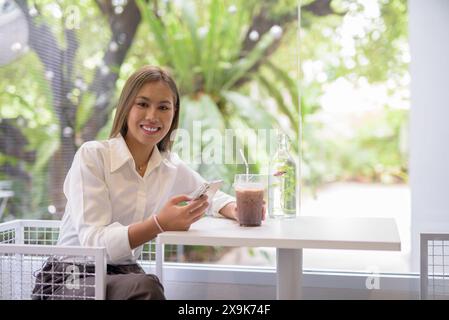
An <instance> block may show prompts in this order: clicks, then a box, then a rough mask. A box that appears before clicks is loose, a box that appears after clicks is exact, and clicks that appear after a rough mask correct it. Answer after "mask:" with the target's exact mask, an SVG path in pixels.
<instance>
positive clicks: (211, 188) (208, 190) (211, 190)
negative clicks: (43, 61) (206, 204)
mask: <svg viewBox="0 0 449 320" xmlns="http://www.w3.org/2000/svg"><path fill="white" fill-rule="evenodd" d="M222 185H223V180H215V181H210V182H204V183H203V184H202V185H201V186H200V187H199V188H198V189H196V190H195V191H194V192H193V193H192V194H191V197H192V200H198V199H199V198H201V197H202V196H203V195H207V197H208V199H209V201H210V200H211V199H212V198H213V197H214V195H215V193H216V192H217V191H218V189H220V187H221V186H222Z"/></svg>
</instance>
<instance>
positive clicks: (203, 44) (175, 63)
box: [137, 0, 298, 181]
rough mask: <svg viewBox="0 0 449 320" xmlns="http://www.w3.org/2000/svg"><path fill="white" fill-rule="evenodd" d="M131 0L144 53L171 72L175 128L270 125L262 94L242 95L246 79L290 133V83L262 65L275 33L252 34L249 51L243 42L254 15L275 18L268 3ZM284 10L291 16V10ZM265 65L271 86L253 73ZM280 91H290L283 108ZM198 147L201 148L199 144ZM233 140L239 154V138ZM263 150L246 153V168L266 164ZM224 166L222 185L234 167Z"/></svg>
mask: <svg viewBox="0 0 449 320" xmlns="http://www.w3.org/2000/svg"><path fill="white" fill-rule="evenodd" d="M137 3H138V5H139V7H140V9H141V12H142V16H143V21H144V22H145V23H146V25H147V27H148V29H149V30H150V31H151V34H152V37H153V39H154V41H155V43H156V45H154V46H153V48H154V51H152V54H154V55H155V57H156V60H157V62H158V63H159V64H161V65H165V66H169V67H170V68H171V69H172V70H173V73H174V76H175V78H176V80H177V82H178V84H179V87H180V90H181V94H182V96H183V101H182V113H181V127H183V128H187V129H188V128H191V127H192V122H193V121H195V120H200V121H201V122H202V126H203V129H208V128H216V129H220V130H221V131H223V130H224V129H225V128H234V129H237V128H239V129H243V128H253V129H257V128H265V129H270V128H273V127H276V126H277V124H278V121H277V117H276V116H275V115H276V114H277V112H276V111H271V112H270V111H269V110H268V108H267V106H266V104H265V102H264V100H263V99H262V95H259V96H254V95H251V94H250V89H251V87H250V85H249V83H250V82H251V85H254V84H255V85H259V86H262V87H263V88H264V89H265V90H267V92H268V93H269V94H270V95H271V96H273V97H275V103H276V104H277V107H278V110H279V111H281V113H283V114H285V115H286V116H288V117H289V120H290V123H291V124H292V125H293V127H292V129H291V130H292V132H296V131H297V130H296V128H297V125H298V124H297V119H298V116H297V111H296V110H297V109H296V106H297V103H296V101H295V99H296V98H297V96H298V93H297V89H296V85H295V84H296V80H295V79H292V78H291V77H290V76H288V75H287V74H286V73H285V72H284V71H282V70H281V69H280V68H278V67H275V65H274V64H273V63H270V62H269V56H270V55H271V54H272V52H273V50H276V49H277V48H278V47H279V45H278V42H279V41H280V39H279V37H280V36H281V35H280V34H276V33H275V32H270V31H266V32H264V33H263V34H260V35H259V34H257V36H256V35H253V37H252V39H253V40H252V41H253V42H254V43H253V44H251V45H250V46H248V43H247V42H245V41H248V33H249V31H250V30H249V28H250V26H251V24H252V23H253V19H254V17H255V16H257V15H259V14H260V12H261V10H266V12H265V13H264V14H266V15H270V14H273V15H275V14H276V13H275V5H273V6H271V7H270V6H261V5H260V3H258V2H257V1H233V2H232V3H231V2H228V1H217V0H211V1H182V2H179V3H178V5H176V4H174V3H167V4H165V5H163V4H161V3H159V7H158V10H159V11H157V10H154V3H153V2H146V1H137ZM290 6H291V8H292V10H293V12H295V6H294V5H293V6H292V5H291V4H290ZM270 10H272V11H271V12H270ZM154 12H159V13H160V15H157V14H155V13H154ZM273 19H274V18H273ZM271 23H273V22H271ZM256 38H257V39H256ZM248 48H249V49H248ZM265 66H266V68H267V69H268V70H270V71H271V72H272V73H274V74H277V75H279V79H280V81H279V84H277V85H270V84H269V80H268V79H267V77H266V76H265V75H264V74H263V72H262V71H261V69H262V68H263V67H265ZM284 88H287V91H289V92H292V93H293V95H292V96H293V101H292V103H291V104H289V105H287V104H286V103H285V101H284V100H283V98H282V96H283V92H282V91H283V90H284ZM262 90H263V89H262ZM239 138H240V137H237V140H238V139H239ZM295 138H296V136H295ZM192 142H193V143H198V141H192ZM201 143H202V145H203V146H204V147H207V144H208V142H207V141H201ZM240 143H241V144H242V146H243V147H244V148H246V149H247V147H248V146H247V143H245V141H240ZM296 150H297V149H296ZM264 151H265V150H257V151H256V150H250V151H249V156H250V157H251V156H252V157H253V158H256V155H257V158H258V159H257V160H258V163H257V164H256V166H255V167H254V168H253V170H259V169H258V166H259V165H260V164H261V162H262V161H263V162H265V161H266V155H265V157H264V155H263V153H264ZM246 153H248V150H247V152H246ZM222 168H223V167H222ZM224 168H227V171H228V181H230V180H231V179H232V173H233V172H234V171H235V170H236V168H235V166H232V165H231V166H227V167H226V166H225V167H224ZM197 169H199V170H200V172H201V173H203V174H205V175H206V176H207V175H209V173H210V174H212V172H215V173H216V171H214V170H216V169H213V168H210V167H209V168H208V167H207V166H205V165H201V166H200V167H199V168H197ZM237 170H238V168H237Z"/></svg>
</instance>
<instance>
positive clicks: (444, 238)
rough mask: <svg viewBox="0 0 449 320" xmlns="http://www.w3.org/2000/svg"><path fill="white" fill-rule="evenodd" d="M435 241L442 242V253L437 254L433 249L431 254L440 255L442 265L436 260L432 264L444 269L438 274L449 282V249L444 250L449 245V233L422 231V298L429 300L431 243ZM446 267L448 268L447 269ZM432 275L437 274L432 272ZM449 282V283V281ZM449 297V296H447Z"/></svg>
mask: <svg viewBox="0 0 449 320" xmlns="http://www.w3.org/2000/svg"><path fill="white" fill-rule="evenodd" d="M433 241H441V243H442V245H441V246H442V248H441V249H442V250H441V255H435V253H434V252H433V250H434V249H432V253H431V256H432V257H433V256H438V257H440V256H441V258H442V259H440V260H439V262H440V263H441V265H436V264H435V263H434V262H432V264H431V265H430V266H431V267H434V265H436V266H437V267H439V268H440V267H441V268H440V270H441V271H442V272H441V273H440V274H439V275H438V276H439V277H440V278H442V280H443V281H448V282H449V264H446V263H445V260H449V259H445V257H446V258H447V257H449V250H448V251H447V252H444V247H445V246H449V234H446V233H421V235H420V256H421V267H420V286H421V287H420V298H421V299H423V300H427V299H429V298H430V295H429V262H430V261H429V243H430V242H433ZM445 242H447V245H445ZM445 267H446V269H445ZM430 276H432V277H434V276H435V274H434V273H433V272H432V274H431V275H430ZM448 284H449V283H448ZM447 298H448V299H449V296H448V297H447Z"/></svg>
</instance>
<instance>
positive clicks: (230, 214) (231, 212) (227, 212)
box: [218, 201, 237, 220]
mask: <svg viewBox="0 0 449 320" xmlns="http://www.w3.org/2000/svg"><path fill="white" fill-rule="evenodd" d="M236 207H237V204H236V202H235V201H233V202H229V203H228V204H226V205H225V206H224V207H223V208H221V209H220V210H219V211H218V212H219V213H220V214H221V215H222V216H225V217H226V218H228V219H233V220H237V216H236Z"/></svg>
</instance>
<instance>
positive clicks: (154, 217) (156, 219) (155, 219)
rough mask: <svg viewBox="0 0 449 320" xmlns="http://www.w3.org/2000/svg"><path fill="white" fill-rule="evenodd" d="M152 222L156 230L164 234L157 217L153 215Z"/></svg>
mask: <svg viewBox="0 0 449 320" xmlns="http://www.w3.org/2000/svg"><path fill="white" fill-rule="evenodd" d="M153 220H154V223H155V224H156V226H157V228H158V230H159V231H160V233H162V232H165V230H164V228H163V227H162V225H161V223H160V221H159V219H158V217H157V215H153Z"/></svg>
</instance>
